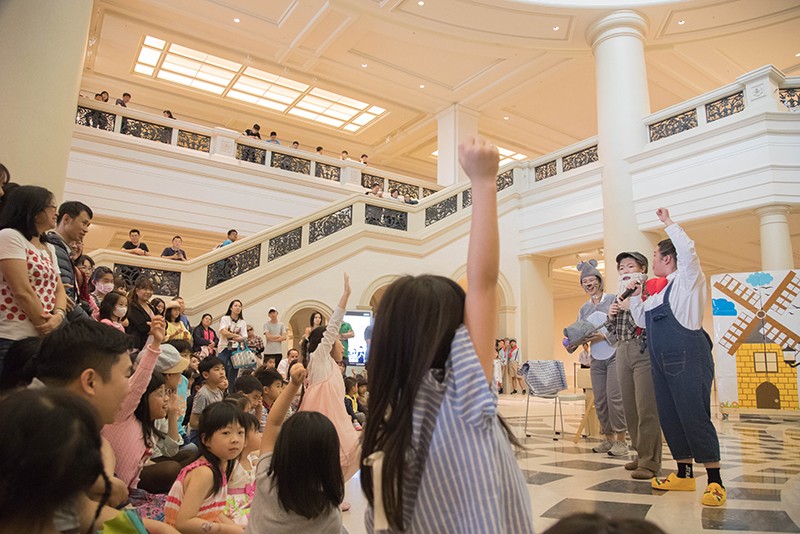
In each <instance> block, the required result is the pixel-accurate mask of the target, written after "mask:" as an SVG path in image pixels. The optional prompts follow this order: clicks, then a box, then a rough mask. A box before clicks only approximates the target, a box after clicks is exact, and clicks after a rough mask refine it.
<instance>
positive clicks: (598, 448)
mask: <svg viewBox="0 0 800 534" xmlns="http://www.w3.org/2000/svg"><path fill="white" fill-rule="evenodd" d="M613 446H614V444H613V443H611V442H610V441H608V440H605V441H604V442H603V443H601V444H600V445H595V446H594V447H592V451H593V452H608V451H610V450H611V447H613Z"/></svg>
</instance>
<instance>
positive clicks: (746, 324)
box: [714, 271, 800, 356]
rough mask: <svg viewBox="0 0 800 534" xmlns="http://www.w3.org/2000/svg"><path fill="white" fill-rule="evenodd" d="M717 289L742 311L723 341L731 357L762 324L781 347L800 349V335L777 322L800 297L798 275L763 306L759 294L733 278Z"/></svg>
mask: <svg viewBox="0 0 800 534" xmlns="http://www.w3.org/2000/svg"><path fill="white" fill-rule="evenodd" d="M714 287H715V288H716V289H718V290H719V291H720V292H721V293H723V294H724V295H725V296H727V297H728V298H729V299H731V300H732V301H733V302H735V303H736V304H737V305H738V306H739V308H740V309H741V312H740V313H739V316H738V317H737V318H736V320H735V321H734V323H733V324H732V325H731V327H730V328H729V329H728V331H727V332H725V335H724V336H722V339H720V340H719V344H720V345H721V346H722V347H724V348H725V350H726V351H727V352H728V354H730V355H731V356H734V355H735V354H736V351H737V350H738V349H739V346H740V345H741V344H742V343H743V342H744V341H745V340H746V339H747V338H748V336H750V334H752V333H753V331H754V330H755V329H756V328H757V327H758V326H759V325H761V324H763V326H764V331H763V332H762V333H763V334H764V335H765V336H766V337H768V338H769V339H771V340H772V341H773V342H774V343H776V344H778V345H779V346H781V347H789V348H794V349H797V348H800V347H798V345H800V335H798V334H796V333H794V332H792V331H791V330H789V329H788V328H786V327H785V326H784V325H783V324H781V322H780V321H778V320H777V317H780V316H781V315H783V313H784V312H785V311H786V309H787V308H788V307H789V306H790V305H791V304H792V302H793V301H794V299H795V298H796V297H797V295H798V294H800V276H798V275H797V274H796V273H795V272H793V271H789V272H788V273H787V274H786V276H785V277H784V279H783V280H782V281H781V282H780V283H779V284H778V286H777V287H776V288H775V290H774V291H773V292H772V294H771V295H770V296H769V298H768V299H767V301H766V302H764V303H763V305H762V303H761V301H762V299H761V296H760V295H759V294H758V293H757V292H755V291H753V290H752V289H751V288H750V287H749V286H747V285H746V284H743V283H742V282H739V281H738V280H736V279H735V278H733V277H732V276H730V275H725V276H724V277H723V278H722V280H720V281H718V282H716V283H715V284H714Z"/></svg>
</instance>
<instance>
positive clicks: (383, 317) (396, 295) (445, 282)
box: [361, 275, 516, 530]
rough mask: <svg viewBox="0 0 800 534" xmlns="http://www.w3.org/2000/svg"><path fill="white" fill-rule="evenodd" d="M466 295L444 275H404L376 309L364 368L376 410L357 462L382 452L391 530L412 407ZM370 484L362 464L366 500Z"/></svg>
mask: <svg viewBox="0 0 800 534" xmlns="http://www.w3.org/2000/svg"><path fill="white" fill-rule="evenodd" d="M465 298H466V294H465V293H464V290H463V289H462V288H461V286H459V285H458V284H457V283H456V282H454V281H453V280H450V279H449V278H445V277H442V276H434V275H422V276H416V277H415V276H403V277H401V278H399V279H397V280H395V281H394V282H393V283H392V284H391V285H390V286H389V287H388V288H387V289H386V292H385V293H384V295H383V298H382V299H381V301H380V304H379V305H378V310H377V312H376V314H375V325H374V327H373V331H372V343H371V346H370V353H369V356H370V357H369V360H368V361H367V367H366V368H367V374H368V375H369V378H370V382H371V384H372V390H373V394H372V396H371V397H370V412H371V413H375V414H380V415H379V416H377V417H374V418H373V419H372V420H371V421H370V423H369V424H368V425H366V426H365V427H364V431H363V433H362V434H363V436H362V440H363V441H362V453H361V462H362V465H363V463H364V462H365V460H366V459H367V457H368V456H369V455H370V454H372V453H373V452H375V451H383V453H384V464H383V465H384V467H383V473H382V475H383V483H382V490H383V504H384V508H385V510H386V516H387V519H388V520H389V525H390V526H391V527H392V528H393V529H395V530H404V529H405V527H406V526H407V525H405V522H404V520H403V499H404V491H405V489H406V488H405V487H404V484H403V477H404V474H405V473H406V471H407V466H408V463H407V457H406V454H407V451H408V450H409V448H410V447H411V436H412V431H413V430H412V414H413V410H412V409H411V408H412V407H413V406H414V402H415V400H416V398H417V392H418V391H419V386H420V384H421V383H422V382H423V379H424V377H425V376H426V375H427V374H429V373H430V372H431V369H443V368H444V366H445V363H446V361H447V358H448V356H449V354H450V345H451V343H452V341H453V337H454V336H455V333H456V330H457V329H458V327H459V326H460V325H461V324H462V323H463V322H464V301H465ZM485 385H486V384H485V383H484V386H485ZM384 414H385V415H386V416H385V417H384ZM501 423H502V420H501ZM504 426H505V425H504ZM505 428H506V432H507V434H509V439H511V435H510V430H509V429H508V427H507V426H505ZM512 443H516V441H514V440H512ZM372 483H373V473H372V470H371V469H362V471H361V488H362V490H363V491H364V494H365V495H366V496H367V499H368V501H369V503H370V505H374V494H373V491H372Z"/></svg>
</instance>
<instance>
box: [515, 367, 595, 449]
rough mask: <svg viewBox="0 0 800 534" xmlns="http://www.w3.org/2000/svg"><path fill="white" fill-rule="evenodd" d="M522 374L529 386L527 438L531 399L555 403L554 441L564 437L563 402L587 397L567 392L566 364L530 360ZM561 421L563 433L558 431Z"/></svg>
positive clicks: (526, 409)
mask: <svg viewBox="0 0 800 534" xmlns="http://www.w3.org/2000/svg"><path fill="white" fill-rule="evenodd" d="M520 374H522V376H523V377H524V379H525V382H526V383H527V384H528V395H527V398H526V399H525V436H526V437H532V434H528V413H529V411H530V402H531V397H538V398H540V399H552V400H553V401H555V402H554V403H553V436H552V437H553V440H554V441H558V439H559V436H560V437H563V436H564V411H563V407H562V405H561V403H562V402H570V401H579V400H585V399H586V395H584V394H583V393H577V392H572V393H570V392H566V391H563V390H565V389H567V377H566V374H565V373H564V362H562V361H560V360H529V361H527V362H525V363H524V364H523V366H522V369H520ZM557 417H558V418H559V419H560V422H561V427H560V428H561V431H560V432H558V431H557V430H556V418H557Z"/></svg>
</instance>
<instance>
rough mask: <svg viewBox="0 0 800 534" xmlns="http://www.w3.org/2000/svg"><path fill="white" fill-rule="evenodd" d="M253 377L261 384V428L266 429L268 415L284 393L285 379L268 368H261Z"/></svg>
mask: <svg viewBox="0 0 800 534" xmlns="http://www.w3.org/2000/svg"><path fill="white" fill-rule="evenodd" d="M253 376H254V377H255V378H256V380H258V382H259V383H260V384H261V410H260V414H261V417H260V421H261V428H264V424H266V422H267V414H268V413H269V410H270V408H272V404H273V403H274V402H275V400H276V399H277V398H278V395H280V394H281V391H283V377H282V376H281V374H280V373H279V372H278V371H277V370H275V369H269V368H267V367H260V368H259V369H257V370H256V372H255V373H254V374H253Z"/></svg>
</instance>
